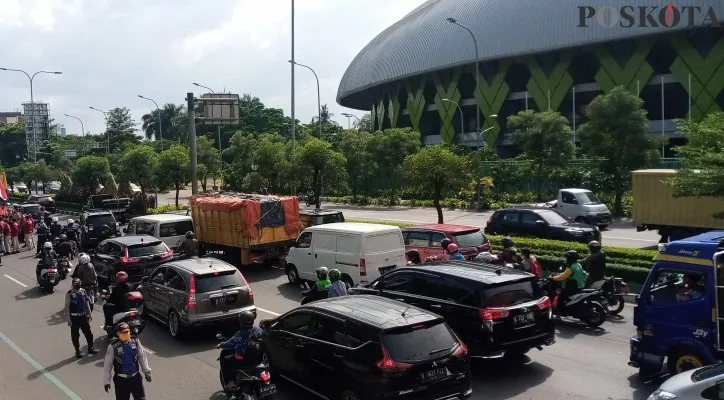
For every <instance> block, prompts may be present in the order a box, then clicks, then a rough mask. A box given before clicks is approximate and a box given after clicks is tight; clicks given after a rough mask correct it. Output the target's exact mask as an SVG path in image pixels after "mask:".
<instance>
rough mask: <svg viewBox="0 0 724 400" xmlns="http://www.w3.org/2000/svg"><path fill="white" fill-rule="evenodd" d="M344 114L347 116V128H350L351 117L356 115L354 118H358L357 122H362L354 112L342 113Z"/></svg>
mask: <svg viewBox="0 0 724 400" xmlns="http://www.w3.org/2000/svg"><path fill="white" fill-rule="evenodd" d="M342 116H344V117H347V128H349V118H350V117H354V118H355V119H356V120H357V123H358V124H359V123H360V122H362V121H361V120H360V119H359V117H358V116H356V115H354V114H350V113H342Z"/></svg>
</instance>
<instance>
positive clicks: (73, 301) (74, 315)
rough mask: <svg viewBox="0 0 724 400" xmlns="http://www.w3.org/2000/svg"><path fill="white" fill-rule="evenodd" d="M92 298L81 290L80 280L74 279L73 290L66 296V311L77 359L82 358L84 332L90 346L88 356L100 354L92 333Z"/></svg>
mask: <svg viewBox="0 0 724 400" xmlns="http://www.w3.org/2000/svg"><path fill="white" fill-rule="evenodd" d="M90 302H91V300H90V298H89V297H88V295H87V294H86V292H85V290H83V288H81V282H80V279H78V278H73V283H72V287H71V289H70V290H69V291H68V293H66V294H65V311H66V315H67V317H68V326H70V340H71V341H72V342H73V347H75V356H76V358H82V357H83V355H82V354H81V353H80V341H79V339H80V332H79V331H83V336H85V340H86V343H87V344H88V354H98V351H96V349H95V348H94V347H93V332H91V327H90V322H91V321H92V320H93V317H92V316H91V306H90Z"/></svg>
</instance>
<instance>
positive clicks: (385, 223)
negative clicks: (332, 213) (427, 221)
mask: <svg viewBox="0 0 724 400" xmlns="http://www.w3.org/2000/svg"><path fill="white" fill-rule="evenodd" d="M345 222H358V223H363V224H381V225H392V226H398V227H400V229H402V228H409V227H411V226H412V225H413V224H407V223H404V222H394V221H374V220H370V219H346V220H345Z"/></svg>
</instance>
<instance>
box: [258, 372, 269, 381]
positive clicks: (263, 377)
mask: <svg viewBox="0 0 724 400" xmlns="http://www.w3.org/2000/svg"><path fill="white" fill-rule="evenodd" d="M259 378H261V380H262V381H264V383H267V382H269V379H271V374H270V373H269V372H267V371H263V372H262V373H261V374H259Z"/></svg>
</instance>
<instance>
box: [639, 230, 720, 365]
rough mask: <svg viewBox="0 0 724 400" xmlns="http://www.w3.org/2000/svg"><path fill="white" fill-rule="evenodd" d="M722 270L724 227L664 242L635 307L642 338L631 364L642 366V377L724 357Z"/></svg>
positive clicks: (702, 363) (712, 361)
mask: <svg viewBox="0 0 724 400" xmlns="http://www.w3.org/2000/svg"><path fill="white" fill-rule="evenodd" d="M712 267H714V268H712ZM722 268H724V231H712V232H707V233H704V234H701V235H698V236H693V237H690V238H687V239H684V240H678V241H674V242H671V243H668V244H664V243H661V244H659V253H658V254H657V255H656V256H655V257H654V265H653V267H652V268H651V272H650V273H649V276H648V278H647V279H646V282H645V283H644V285H643V287H642V289H641V294H640V295H639V296H638V297H637V299H636V303H637V305H636V307H635V308H634V320H633V323H634V326H635V327H636V336H634V337H632V338H631V341H630V342H631V348H630V351H631V353H630V356H629V363H628V364H629V365H630V366H632V367H635V368H638V369H639V376H640V377H642V378H644V379H649V378H652V377H656V376H658V375H661V374H662V373H665V372H669V373H671V374H677V373H680V372H683V371H687V370H690V369H694V368H699V367H702V366H705V365H708V364H713V363H715V362H717V361H719V360H724V352H722V345H723V344H724V343H723V342H722V336H720V335H721V333H722V332H724V330H722V328H724V325H721V324H722V323H724V307H722V306H724V303H722V304H719V302H724V282H722V280H724V274H722V275H721V276H720V274H721V272H722ZM664 367H665V369H664Z"/></svg>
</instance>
